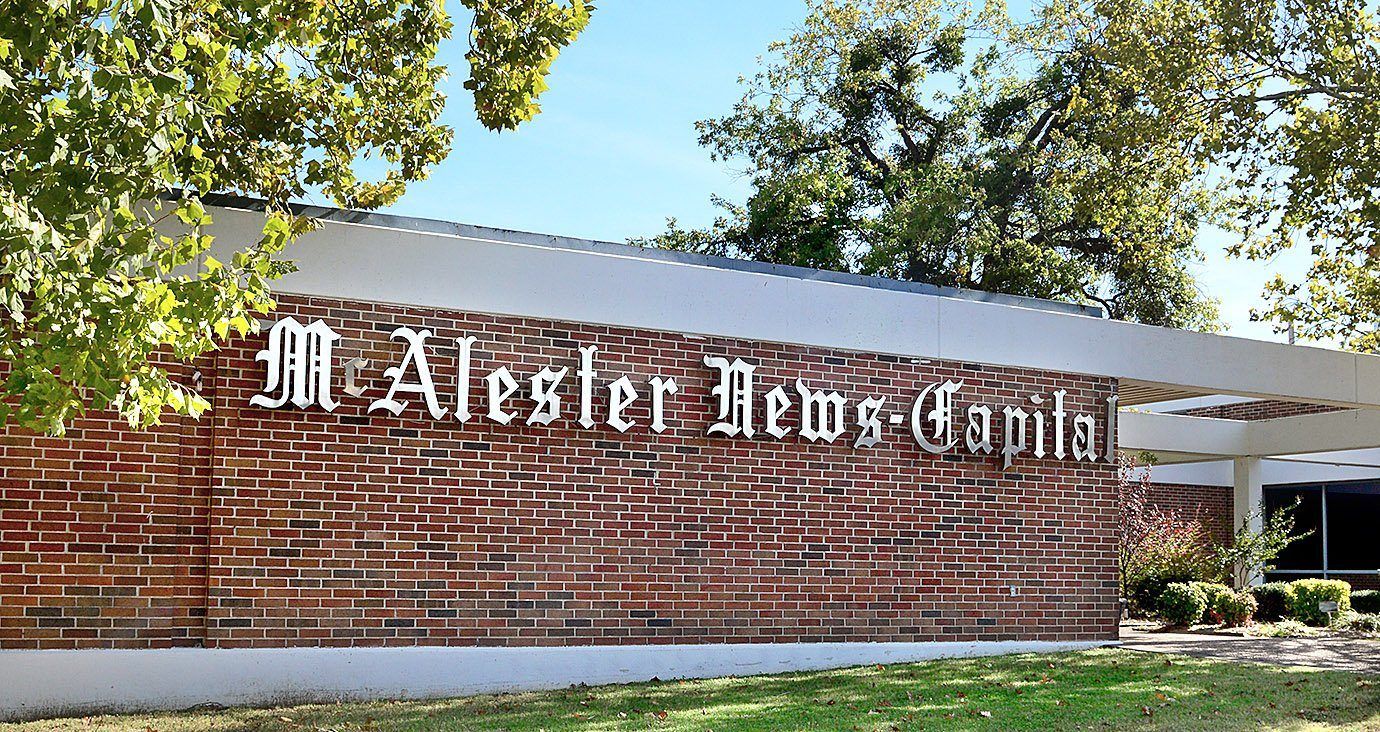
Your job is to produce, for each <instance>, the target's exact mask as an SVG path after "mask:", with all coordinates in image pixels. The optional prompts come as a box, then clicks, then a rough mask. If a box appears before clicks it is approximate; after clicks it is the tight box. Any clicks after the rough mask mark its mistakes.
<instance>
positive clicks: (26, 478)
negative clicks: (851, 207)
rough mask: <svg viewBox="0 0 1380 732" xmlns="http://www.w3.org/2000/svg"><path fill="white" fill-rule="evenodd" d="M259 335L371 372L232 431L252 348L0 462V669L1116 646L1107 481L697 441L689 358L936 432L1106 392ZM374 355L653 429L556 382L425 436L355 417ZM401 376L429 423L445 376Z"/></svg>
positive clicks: (417, 323)
mask: <svg viewBox="0 0 1380 732" xmlns="http://www.w3.org/2000/svg"><path fill="white" fill-rule="evenodd" d="M287 314H296V315H298V316H299V317H302V318H304V319H306V318H316V317H320V318H323V319H325V320H326V321H327V322H328V323H329V324H330V325H331V326H332V327H333V328H335V330H337V331H338V332H340V333H341V334H342V335H343V336H344V338H343V340H342V342H341V343H340V344H338V346H337V359H336V360H337V362H338V363H339V362H343V361H344V360H345V359H348V358H350V357H351V356H353V355H363V356H365V357H367V358H369V359H371V362H372V363H371V365H370V368H369V369H368V371H367V372H366V373H365V376H366V377H369V378H371V379H372V381H371V382H370V384H369V386H370V388H369V391H367V392H366V393H365V395H364V397H361V398H355V397H349V396H344V395H342V394H341V391H340V388H339V383H340V375H339V372H340V369H339V368H337V388H336V394H337V396H338V397H339V398H340V399H341V401H342V405H341V407H340V408H339V409H338V410H336V411H335V412H333V413H327V412H324V411H321V410H319V409H312V410H295V409H290V410H275V411H269V410H264V409H260V408H255V407H250V406H248V405H247V400H248V399H249V397H250V396H251V395H252V394H254V393H257V392H258V390H259V388H260V387H261V386H262V384H263V373H262V365H261V364H258V363H256V362H255V361H254V360H253V359H254V354H255V352H256V351H257V350H258V349H260V348H262V347H263V342H264V339H263V337H259V338H254V339H247V340H245V341H243V342H240V343H236V344H234V346H233V347H230V348H227V349H225V350H223V351H221V352H219V353H217V354H215V356H214V358H213V359H211V360H210V361H208V362H207V363H206V364H203V365H202V372H203V375H204V377H205V384H206V387H205V388H206V389H207V390H208V391H209V392H210V396H211V397H212V399H213V401H214V403H215V405H216V408H215V410H214V411H213V412H212V414H211V415H209V416H207V417H206V418H204V419H203V420H202V421H201V422H200V423H188V422H183V421H180V420H172V421H170V422H169V423H168V424H167V425H166V426H164V427H162V428H159V429H157V430H154V431H152V432H149V433H144V434H131V433H129V432H127V431H126V430H124V429H122V428H120V427H119V426H118V425H115V424H112V423H111V422H109V421H108V420H105V419H101V418H89V419H83V420H81V421H80V422H79V424H78V426H77V428H76V429H74V430H73V431H72V432H71V433H70V434H69V436H68V437H66V438H62V439H57V438H46V437H34V436H32V435H27V434H22V433H20V432H18V431H11V432H9V433H7V434H5V435H4V436H3V438H2V440H3V441H0V466H3V468H4V472H3V478H0V647H5V648H20V647H45V648H73V647H159V646H170V645H194V644H201V645H206V646H213V647H243V646H256V647H274V646H359V645H412V644H437V645H565V644H591V643H593V644H615V643H618V644H625V643H707V642H769V641H774V642H811V641H933V640H1005V639H1042V640H1075V639H1076V640H1087V639H1104V638H1111V637H1115V633H1116V628H1115V624H1116V568H1115V541H1116V539H1115V530H1116V507H1115V469H1114V468H1113V467H1112V466H1108V465H1105V464H1102V463H1098V464H1089V463H1075V462H1073V461H1055V460H1052V459H1047V460H1036V459H1033V458H1031V457H1030V456H1028V455H1027V456H1023V457H1021V458H1018V459H1017V461H1016V463H1015V465H1014V466H1013V467H1012V469H1010V470H1008V471H1005V472H1002V471H1000V470H999V469H998V468H999V460H998V459H997V458H995V457H992V456H971V455H967V454H965V453H962V452H955V453H951V454H947V455H943V456H934V455H930V454H928V453H925V452H923V451H921V450H920V449H919V448H918V447H917V446H916V445H915V442H914V441H913V439H911V438H910V436H909V435H908V433H906V432H904V431H903V430H902V428H899V427H890V426H889V427H887V428H886V432H885V436H886V441H885V443H883V444H882V445H879V446H877V447H873V448H869V449H855V448H853V447H852V446H851V444H852V438H853V436H854V435H853V434H849V435H848V436H847V437H846V438H844V439H840V440H839V441H838V442H836V443H834V444H826V443H823V442H820V443H809V442H806V441H804V440H802V439H800V438H799V437H798V436H797V435H795V434H792V435H791V436H789V437H787V438H785V439H782V440H775V439H772V438H763V437H762V436H761V435H759V437H758V438H757V439H753V440H747V439H743V438H733V439H727V438H722V437H708V436H706V435H705V430H706V427H707V426H708V425H709V424H710V423H712V422H713V421H714V417H715V415H714V413H713V409H714V405H713V401H712V399H711V395H710V393H709V390H710V388H711V386H712V385H713V383H714V379H715V376H716V374H715V372H714V371H713V370H711V369H708V368H706V367H705V366H704V365H703V358H704V356H705V355H728V356H739V357H742V358H744V359H745V360H749V361H753V362H756V363H758V364H759V367H758V372H757V375H758V381H759V384H760V385H761V386H759V393H760V392H762V391H765V390H766V389H770V388H771V387H772V386H774V385H776V384H782V385H785V386H787V387H789V386H790V385H791V384H793V382H794V379H795V378H797V377H800V378H804V379H806V380H807V381H808V382H809V383H811V384H812V385H813V386H815V387H816V388H822V387H827V388H834V389H838V390H840V391H842V392H844V393H845V394H846V395H847V396H848V397H849V398H850V400H851V401H850V403H856V401H857V400H858V399H861V398H863V397H867V396H883V395H884V396H886V397H887V408H888V411H898V410H906V411H908V410H909V406H910V403H911V401H912V400H913V399H914V397H915V394H916V393H917V391H918V390H919V389H920V388H921V387H922V386H923V385H925V384H928V383H932V382H934V381H938V380H942V379H944V378H950V377H952V378H955V379H962V380H964V381H965V383H966V386H965V387H964V390H963V391H962V392H961V394H960V402H961V407H962V406H966V403H967V401H969V400H974V401H984V402H987V403H993V404H1006V403H1021V402H1022V401H1023V400H1025V399H1026V398H1027V397H1028V396H1029V395H1031V394H1048V393H1049V392H1050V391H1051V390H1053V389H1056V388H1064V389H1067V390H1068V391H1069V409H1070V411H1086V412H1092V413H1094V414H1097V415H1099V417H1098V429H1099V436H1100V435H1101V434H1102V433H1101V430H1102V429H1103V427H1104V426H1103V425H1102V419H1101V416H1100V415H1101V403H1102V400H1104V399H1105V398H1106V397H1107V396H1108V395H1110V394H1111V393H1112V392H1113V389H1114V384H1113V383H1112V382H1111V381H1110V380H1107V379H1098V378H1090V377H1083V376H1074V375H1063V374H1052V373H1046V372H1037V371H1030V370H1021V369H1005V368H993V367H986V366H977V365H974V364H962V363H948V362H940V361H935V362H924V361H918V360H913V359H907V358H897V357H892V356H884V355H876V354H862V353H847V352H837V351H828V350H824V349H817V348H807V347H798V346H786V345H776V344H768V343H760V342H746V341H739V340H732V339H722V338H693V337H687V336H682V335H676V334H669V333H661V332H653V331H640V330H629V329H623V328H614V327H604V326H594V325H581V324H572V323H561V322H551V321H540V320H531V319H522V318H504V317H493V316H486V315H477V314H465V313H455V312H443V311H437V310H431V309H425V308H403V307H394V306H386V305H370V304H359V303H340V302H335V301H326V300H319V299H302V298H285V299H284V303H283V307H282V308H281V312H280V314H279V316H282V315H287ZM398 325H410V326H412V327H414V328H422V327H426V328H430V329H432V330H433V331H434V332H435V334H436V335H435V338H434V339H433V340H432V341H431V342H432V343H435V344H437V345H438V346H442V345H443V344H446V343H449V342H451V339H452V338H454V337H457V336H460V335H462V334H465V335H475V336H478V342H477V344H476V346H475V364H474V366H475V374H474V376H475V378H474V382H473V383H472V385H471V389H472V391H473V393H474V394H476V395H479V394H482V390H483V385H482V382H480V381H479V379H478V377H479V376H480V375H482V374H483V373H487V372H488V370H489V369H492V368H496V367H497V366H500V365H506V366H508V367H509V368H510V369H513V370H514V372H515V375H516V376H517V377H518V378H519V380H523V379H524V377H527V376H530V375H531V374H532V373H535V372H536V371H537V370H539V369H541V368H542V367H544V366H546V365H552V366H554V367H556V368H559V367H561V366H570V367H572V369H571V370H572V372H573V371H574V367H575V366H576V364H577V352H576V346H577V345H590V344H593V345H597V346H598V347H599V349H600V350H599V354H598V360H597V362H596V367H597V368H598V369H599V372H600V377H599V379H598V381H597V387H598V388H597V389H596V392H595V393H596V394H598V395H600V399H599V400H598V406H597V407H596V415H600V416H602V415H604V414H606V403H607V390H606V389H605V388H604V385H605V384H607V383H608V382H609V381H611V380H612V379H614V378H617V377H618V376H622V375H628V376H630V377H631V378H632V379H633V381H634V383H635V384H637V385H638V386H639V389H642V388H643V387H645V385H646V379H647V378H648V377H650V376H654V375H663V376H674V377H675V378H676V379H677V381H678V382H679V385H680V393H679V394H678V395H676V397H674V399H672V400H671V401H670V402H668V406H667V421H668V424H669V427H670V428H669V429H668V430H667V431H666V432H665V433H663V434H660V435H658V434H655V433H653V432H651V431H650V430H648V429H647V428H646V425H647V423H648V421H649V419H650V416H649V414H648V409H647V406H646V403H647V402H646V399H643V400H642V401H639V402H638V403H637V405H636V406H635V407H633V408H632V410H631V411H630V413H629V414H630V416H631V418H632V419H634V420H636V421H637V422H638V426H637V427H635V428H633V429H632V430H630V431H629V432H627V433H626V434H620V433H618V432H616V431H614V430H613V429H611V428H609V427H607V426H602V425H601V426H598V427H596V428H594V429H588V430H586V429H582V428H580V427H578V426H577V425H576V424H575V422H574V421H573V418H571V416H570V410H571V409H572V407H573V405H574V404H575V402H576V400H577V398H578V392H577V389H576V385H575V383H574V379H573V373H572V378H568V379H567V380H566V382H565V385H564V387H563V389H562V391H561V393H562V395H563V398H564V406H565V409H566V415H565V418H564V419H563V420H561V421H558V422H556V423H554V424H552V425H549V426H546V427H540V426H532V427H529V426H526V425H522V424H520V421H521V420H519V421H517V422H514V423H513V424H511V425H508V426H503V425H498V424H496V423H494V422H491V421H488V420H487V419H485V418H483V417H481V416H478V415H477V416H476V417H475V418H474V419H472V420H471V421H469V422H468V423H466V424H461V423H459V422H456V421H454V420H453V419H451V417H450V416H449V415H447V417H445V418H444V419H441V420H434V419H432V418H431V417H430V416H429V415H427V414H426V412H425V410H424V409H423V408H422V406H421V404H420V400H418V399H415V398H414V399H413V403H412V404H411V405H410V406H409V407H408V409H407V410H406V411H404V412H403V413H402V414H401V415H400V416H398V417H393V416H391V415H388V414H387V413H384V412H375V413H373V414H368V415H366V413H365V407H366V405H367V404H368V402H369V401H370V400H372V399H373V398H377V397H379V396H381V395H382V394H383V393H384V392H385V391H386V385H387V383H389V382H388V381H387V380H385V379H384V378H383V377H382V376H381V371H382V369H383V368H384V367H385V366H388V365H392V364H395V363H397V361H398V360H399V358H400V356H401V354H402V351H403V348H402V345H401V344H400V343H397V342H394V341H390V340H389V332H390V331H391V330H392V329H393V328H394V327H395V326H398ZM430 359H431V366H432V369H433V371H434V372H435V373H436V377H437V381H438V384H439V385H440V391H441V393H442V395H443V396H442V403H443V404H444V405H445V406H448V407H453V406H454V399H453V391H452V389H453V383H454V375H455V373H456V369H457V367H456V359H455V357H454V351H453V349H449V348H444V347H438V348H434V349H433V350H432V351H431V353H430ZM644 393H645V392H644ZM482 403H483V400H482V399H479V398H476V399H475V404H476V406H478V405H480V404H482ZM759 409H760V407H759ZM476 411H477V410H476ZM795 413H796V412H795V410H793V411H792V415H794V414H795ZM791 426H796V425H795V424H794V423H793V422H792V423H791ZM1013 588H1014V592H1015V594H1014V595H1013V594H1012V591H1013Z"/></svg>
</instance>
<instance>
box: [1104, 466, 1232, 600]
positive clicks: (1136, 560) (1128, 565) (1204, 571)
mask: <svg viewBox="0 0 1380 732" xmlns="http://www.w3.org/2000/svg"><path fill="white" fill-rule="evenodd" d="M1151 485H1152V484H1151V482H1150V468H1149V466H1148V464H1142V463H1140V462H1138V461H1137V460H1136V458H1135V457H1134V456H1131V455H1126V454H1122V455H1120V456H1118V458H1117V542H1118V543H1117V568H1118V570H1119V573H1120V576H1119V580H1120V587H1121V596H1122V597H1123V598H1125V599H1126V600H1129V601H1130V603H1131V608H1130V609H1131V610H1133V611H1135V612H1138V613H1149V612H1152V611H1154V610H1155V609H1156V604H1157V603H1158V601H1159V597H1160V594H1161V593H1163V592H1164V589H1165V587H1167V586H1168V585H1170V584H1171V583H1174V582H1194V581H1198V580H1207V579H1216V578H1215V577H1213V576H1212V574H1213V571H1214V569H1215V567H1213V566H1212V559H1213V552H1212V549H1211V548H1210V541H1209V539H1208V536H1207V531H1206V530H1205V529H1204V527H1203V523H1202V521H1201V520H1199V519H1198V518H1195V517H1190V516H1185V515H1181V514H1180V513H1177V512H1174V511H1167V510H1164V509H1162V508H1160V507H1159V506H1156V505H1155V504H1154V503H1153V502H1152V501H1151V500H1150V486H1151Z"/></svg>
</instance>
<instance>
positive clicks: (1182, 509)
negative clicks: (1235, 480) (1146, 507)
mask: <svg viewBox="0 0 1380 732" xmlns="http://www.w3.org/2000/svg"><path fill="white" fill-rule="evenodd" d="M1152 474H1153V471H1152ZM1232 493H1233V489H1232V488H1231V486H1216V485H1179V484H1172V483H1151V484H1150V494H1149V496H1148V498H1147V501H1148V502H1149V503H1150V505H1152V506H1156V507H1158V508H1160V509H1161V510H1163V511H1168V512H1171V513H1173V514H1175V515H1176V516H1179V517H1181V518H1184V519H1197V520H1199V521H1202V522H1203V528H1204V529H1206V530H1207V532H1208V536H1210V537H1211V538H1212V540H1213V541H1215V542H1217V543H1219V544H1228V543H1230V542H1231V538H1232V535H1233V533H1234V527H1233V526H1232V505H1233V503H1234V499H1233V496H1232Z"/></svg>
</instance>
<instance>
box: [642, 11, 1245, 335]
mask: <svg viewBox="0 0 1380 732" xmlns="http://www.w3.org/2000/svg"><path fill="white" fill-rule="evenodd" d="M997 7H998V6H997V4H989V5H988V7H987V9H985V10H983V11H982V12H981V13H975V12H974V11H973V10H971V9H970V8H969V7H968V6H967V5H964V4H961V3H951V2H948V0H920V1H919V2H916V1H914V0H871V1H864V0H810V1H809V9H810V12H809V15H808V17H807V18H806V20H805V22H804V25H803V27H802V28H800V29H799V30H798V31H797V32H795V33H794V34H793V35H791V37H790V38H789V39H787V40H785V41H782V42H778V43H775V44H773V45H772V46H771V47H770V56H769V57H768V59H767V60H766V61H765V65H764V67H763V68H762V70H761V71H759V72H758V73H757V74H756V75H755V76H754V77H752V78H751V80H748V81H746V82H745V84H746V92H745V94H744V96H743V98H742V100H741V101H739V102H738V103H737V104H736V105H735V106H734V108H733V110H732V112H731V113H729V114H728V115H727V116H724V117H722V118H719V119H711V120H706V121H703V122H700V123H699V124H698V129H699V132H700V142H701V144H703V145H704V146H706V147H708V148H709V149H710V151H711V155H712V156H713V157H714V158H715V159H716V160H721V161H739V162H742V163H744V164H745V165H746V168H747V171H748V172H749V174H750V175H751V179H752V187H753V191H752V193H751V195H750V196H749V197H748V199H747V201H746V202H744V203H742V204H736V203H732V202H729V201H727V200H724V199H715V200H716V202H717V203H719V205H721V206H722V207H723V208H724V209H725V211H726V214H725V215H724V216H723V217H721V218H720V219H719V220H717V221H716V222H715V223H714V224H713V225H712V226H710V227H709V228H707V229H704V230H687V229H684V228H681V227H680V226H678V225H677V224H676V222H675V220H674V219H672V220H671V221H670V222H669V223H670V225H669V228H668V230H667V231H666V232H665V233H663V234H661V235H658V236H655V237H652V238H650V239H646V240H642V243H645V244H651V245H655V246H662V247H669V248H675V249H684V250H692V251H700V252H706V253H711V254H721V255H728V256H740V257H748V258H752V259H758V260H763V261H770V262H778V263H786V264H795V265H803V266H808V267H819V268H825V269H835V270H844V271H855V272H861V273H865V274H875V275H882V276H886V277H893V278H899V279H904V280H914V281H924V282H930V283H933V284H938V285H948V286H955V287H968V288H976V289H980V290H987V291H992V292H1004V293H1011V294H1017V295H1030V296H1035V297H1043V298H1055V299H1060V300H1069V301H1076V302H1088V301H1093V302H1097V303H1100V304H1101V305H1103V306H1104V307H1105V309H1106V310H1107V312H1108V314H1109V315H1110V316H1111V317H1115V318H1126V319H1132V320H1138V321H1142V322H1147V323H1154V324H1160V325H1169V326H1177V327H1193V328H1203V327H1209V326H1210V325H1211V324H1212V323H1213V322H1214V319H1215V316H1214V307H1213V305H1212V303H1210V302H1208V301H1207V300H1206V299H1205V298H1204V297H1202V295H1201V294H1200V293H1199V291H1198V290H1197V288H1196V287H1195V285H1194V280H1193V277H1192V276H1191V274H1190V272H1189V270H1188V267H1189V265H1190V264H1191V263H1193V262H1194V261H1196V260H1197V259H1198V258H1199V253H1198V250H1197V248H1196V246H1195V244H1194V237H1195V235H1196V233H1197V232H1198V230H1199V228H1200V226H1201V224H1202V223H1203V222H1205V221H1209V220H1212V218H1213V217H1214V216H1215V215H1216V213H1217V209H1218V207H1219V206H1220V201H1219V199H1218V197H1217V196H1216V195H1215V190H1214V189H1213V188H1212V187H1211V186H1210V185H1208V184H1207V183H1206V182H1205V181H1204V179H1203V177H1202V175H1201V173H1202V166H1201V164H1200V163H1199V161H1197V160H1196V159H1195V158H1193V157H1192V156H1191V155H1189V154H1188V153H1187V152H1186V151H1185V150H1184V148H1183V146H1182V145H1177V144H1174V143H1176V142H1178V141H1177V139H1170V140H1167V141H1166V140H1164V139H1163V138H1161V137H1158V136H1156V135H1154V134H1151V132H1152V131H1142V132H1141V133H1139V134H1137V135H1134V136H1130V137H1127V136H1125V135H1124V134H1123V133H1124V131H1125V130H1127V129H1133V130H1134V129H1138V127H1139V125H1140V124H1141V122H1142V117H1143V116H1144V113H1143V111H1142V110H1141V109H1140V108H1139V107H1138V106H1137V104H1136V86H1135V85H1136V80H1134V79H1130V78H1123V77H1118V76H1116V75H1112V74H1109V73H1107V70H1106V68H1105V66H1104V65H1103V64H1100V63H1098V62H1097V60H1096V59H1095V58H1094V57H1092V56H1090V54H1089V51H1088V50H1087V49H1086V48H1085V47H1084V45H1083V41H1082V37H1081V31H1080V30H1079V16H1078V15H1077V14H1076V13H1075V12H1074V11H1073V9H1065V8H1057V9H1054V8H1051V9H1047V10H1046V11H1045V13H1044V15H1042V16H1041V18H1042V19H1041V20H1040V21H1039V22H1037V23H1033V24H1028V25H1017V24H1015V23H1012V22H1011V20H1010V19H1009V18H1008V17H1007V16H1006V15H1005V14H1004V12H1002V11H1000V10H998V9H997ZM1091 89H1096V90H1098V91H1097V94H1096V98H1097V99H1098V100H1104V99H1108V98H1111V99H1118V98H1124V102H1121V103H1099V104H1089V103H1088V99H1089V97H1090V95H1091V92H1090V91H1089V90H1091Z"/></svg>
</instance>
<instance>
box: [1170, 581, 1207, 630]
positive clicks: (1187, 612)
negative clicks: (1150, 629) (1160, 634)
mask: <svg viewBox="0 0 1380 732" xmlns="http://www.w3.org/2000/svg"><path fill="white" fill-rule="evenodd" d="M1204 610H1207V598H1206V597H1204V596H1203V592H1202V590H1199V589H1198V588H1197V587H1194V586H1193V585H1191V584H1188V583H1187V582H1174V583H1171V584H1170V585H1169V586H1168V587H1166V588H1164V592H1163V593H1161V594H1160V615H1161V616H1162V617H1163V618H1164V619H1165V622H1167V623H1169V624H1170V625H1193V624H1194V623H1196V622H1198V621H1199V620H1200V619H1202V617H1203V611H1204Z"/></svg>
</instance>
